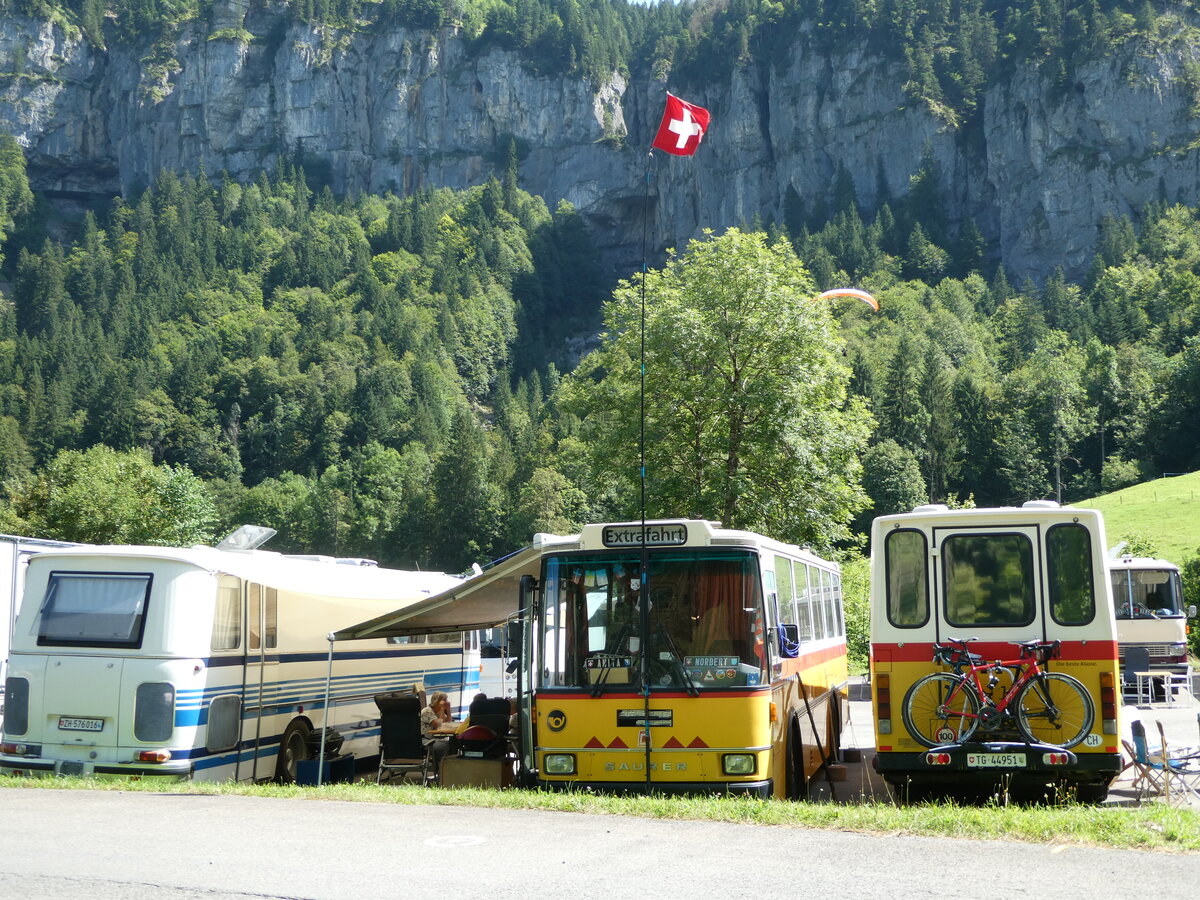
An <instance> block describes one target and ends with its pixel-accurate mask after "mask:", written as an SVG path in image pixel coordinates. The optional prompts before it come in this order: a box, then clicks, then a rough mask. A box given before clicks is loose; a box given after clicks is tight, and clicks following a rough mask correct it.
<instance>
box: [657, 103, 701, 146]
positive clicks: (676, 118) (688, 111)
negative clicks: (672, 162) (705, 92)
mask: <svg viewBox="0 0 1200 900" xmlns="http://www.w3.org/2000/svg"><path fill="white" fill-rule="evenodd" d="M707 130H708V110H707V109H705V108H704V107H703V106H696V105H695V104H694V103H688V102H687V101H686V100H680V99H679V98H678V97H676V96H674V95H673V94H667V108H666V109H665V110H663V117H662V122H660V123H659V126H658V134H656V135H655V136H654V142H653V143H652V144H651V146H652V147H657V148H658V149H659V150H662V151H663V152H664V153H673V154H674V155H675V156H691V155H692V154H693V153H695V152H696V148H697V147H699V146H700V141H701V140H702V139H703V137H704V132H706V131H707Z"/></svg>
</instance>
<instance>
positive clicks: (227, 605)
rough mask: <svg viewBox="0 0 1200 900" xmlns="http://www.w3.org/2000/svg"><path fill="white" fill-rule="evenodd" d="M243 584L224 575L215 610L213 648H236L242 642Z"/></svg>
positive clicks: (219, 585)
mask: <svg viewBox="0 0 1200 900" xmlns="http://www.w3.org/2000/svg"><path fill="white" fill-rule="evenodd" d="M241 600H242V584H241V582H240V581H238V580H237V579H236V578H230V577H228V576H226V575H222V576H221V579H220V582H219V583H218V585H217V605H216V609H214V610H213V627H212V649H213V650H236V649H237V647H238V645H239V644H240V643H241V642H242V603H241Z"/></svg>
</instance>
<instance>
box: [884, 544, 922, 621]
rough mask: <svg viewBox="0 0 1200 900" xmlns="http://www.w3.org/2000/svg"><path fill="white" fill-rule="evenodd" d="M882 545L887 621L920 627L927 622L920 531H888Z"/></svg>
mask: <svg viewBox="0 0 1200 900" xmlns="http://www.w3.org/2000/svg"><path fill="white" fill-rule="evenodd" d="M883 546H884V558H885V561H886V562H885V565H886V569H887V617H888V622H890V623H891V624H892V625H893V626H895V627H896V628H919V627H920V626H921V625H924V624H925V623H926V622H928V621H929V585H928V583H927V582H926V569H925V561H926V559H927V558H928V555H929V554H928V551H927V549H926V544H925V535H924V534H923V533H921V532H920V531H911V530H906V531H889V532H888V535H887V538H885V539H884V542H883Z"/></svg>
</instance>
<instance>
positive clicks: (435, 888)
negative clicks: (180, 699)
mask: <svg viewBox="0 0 1200 900" xmlns="http://www.w3.org/2000/svg"><path fill="white" fill-rule="evenodd" d="M0 822H2V826H0V827H2V828H3V831H4V839H3V843H2V849H0V896H5V897H14V898H15V897H20V898H28V900H33V898H43V897H54V898H60V897H89V898H122V900H126V898H149V897H154V898H161V897H166V898H182V897H198V898H200V897H202V898H206V900H218V898H227V897H303V898H363V897H371V898H374V897H406V898H408V897H418V898H420V897H430V898H446V897H455V898H458V897H470V898H473V900H474V898H492V897H564V896H570V897H597V898H615V897H634V896H655V897H661V896H673V897H680V898H688V900H697V898H708V897H712V898H721V900H728V898H730V897H740V896H747V895H751V894H753V895H758V896H772V895H778V896H786V897H820V896H824V897H839V898H840V897H855V898H859V897H862V898H876V897H878V898H883V897H887V898H892V897H945V896H947V895H951V894H958V893H962V892H964V891H966V892H967V893H969V894H970V895H975V896H978V895H980V894H984V895H993V896H1004V897H1006V898H1021V897H1037V898H1042V897H1045V896H1053V897H1055V898H1056V900H1058V898H1073V897H1079V898H1085V897H1086V898H1089V900H1091V898H1095V897H1098V896H1101V897H1120V896H1129V897H1134V896H1136V897H1139V898H1140V897H1145V896H1152V897H1155V898H1157V900H1169V898H1181V900H1182V898H1188V900H1191V898H1193V897H1194V896H1195V885H1196V881H1197V878H1200V856H1196V855H1189V856H1184V855H1172V854H1163V853H1142V852H1136V851H1117V850H1096V849H1084V848H1075V847H1048V846H1036V845H1028V844H1009V843H1001V842H982V841H980V842H976V841H967V840H957V839H944V838H943V839H937V838H918V837H878V836H867V835H859V834H851V833H843V832H833V831H808V830H801V829H790V828H777V827H763V826H743V825H727V824H717V823H705V822H663V821H653V820H644V819H631V818H621V817H615V816H594V815H582V814H573V813H547V812H537V811H529V810H513V811H509V810H495V809H473V808H463V807H434V806H429V807H414V806H390V805H383V804H367V803H345V802H339V801H320V800H306V799H299V800H275V799H263V798H256V797H219V796H203V795H185V794H140V793H128V794H124V793H109V792H89V791H55V790H5V791H2V792H0Z"/></svg>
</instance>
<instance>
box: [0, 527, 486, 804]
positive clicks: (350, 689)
mask: <svg viewBox="0 0 1200 900" xmlns="http://www.w3.org/2000/svg"><path fill="white" fill-rule="evenodd" d="M346 562H352V563H362V562H363V561H359V560H354V561H346ZM458 580H459V579H457V578H455V577H453V576H449V575H444V574H442V573H437V572H433V573H430V572H403V571H396V570H390V569H381V568H377V567H375V566H373V565H362V564H350V565H347V564H343V563H341V562H339V561H336V560H333V559H327V558H325V559H322V558H316V559H306V558H293V557H287V556H283V555H280V554H278V553H271V552H267V551H262V550H225V549H216V548H212V547H192V548H190V549H177V548H168V547H134V546H82V545H81V546H76V547H69V548H61V549H47V550H44V551H43V552H40V553H38V554H37V555H35V556H33V557H32V558H31V559H30V561H29V564H28V569H27V571H26V575H25V589H24V599H23V602H22V604H21V609H20V613H19V615H18V617H17V620H16V625H15V628H14V630H13V638H12V649H11V656H10V659H9V667H8V673H7V678H6V683H5V687H6V691H5V707H6V708H5V718H4V725H3V742H2V744H0V772H3V773H6V774H14V773H16V774H26V775H54V774H57V775H96V776H117V777H160V778H196V779H203V780H227V779H239V780H248V779H263V778H272V777H278V778H280V779H283V780H291V779H293V778H294V777H295V773H296V764H297V763H298V762H299V761H300V760H302V759H306V758H309V757H310V756H313V755H315V754H314V753H313V750H314V749H315V746H316V745H315V743H314V742H311V741H310V740H309V738H310V736H312V735H313V732H314V730H316V731H318V732H319V731H320V729H322V728H324V727H325V726H329V727H332V728H334V729H336V730H337V731H338V733H339V734H340V735H341V737H342V738H343V739H344V743H343V745H342V750H343V752H347V753H355V754H357V755H359V756H370V755H374V754H376V753H377V752H378V745H379V712H378V709H377V708H376V706H375V704H374V701H373V696H374V695H375V694H376V693H380V692H384V691H391V690H399V689H404V688H407V687H411V686H415V685H423V686H425V687H426V688H432V687H443V688H446V687H457V686H458V685H460V684H461V682H462V681H463V680H464V674H465V675H466V676H467V677H474V678H475V679H477V678H478V663H477V662H473V663H470V664H465V663H464V661H463V649H462V644H461V643H419V644H411V645H408V644H395V643H389V642H388V641H386V640H376V641H372V642H370V643H368V644H364V645H362V646H358V647H355V648H354V649H353V650H350V651H347V652H344V653H340V654H338V655H337V656H336V658H335V659H334V660H333V663H332V669H331V665H330V662H329V652H328V649H327V648H328V647H329V644H328V635H329V634H330V632H332V631H334V630H335V629H337V628H340V627H344V626H345V625H347V624H349V623H352V622H355V621H358V620H360V619H362V618H363V616H365V615H372V614H378V613H379V612H382V611H384V610H389V609H394V608H395V607H397V606H398V605H400V604H402V603H404V602H411V601H413V600H416V599H418V598H423V597H427V596H429V595H430V594H432V593H435V592H437V591H439V590H441V589H443V588H445V587H447V586H448V585H450V584H454V583H457V581H458ZM331 671H332V678H331V679H330V691H329V695H328V697H329V700H328V706H326V680H327V676H329V675H330V672H331ZM468 689H469V687H468Z"/></svg>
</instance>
